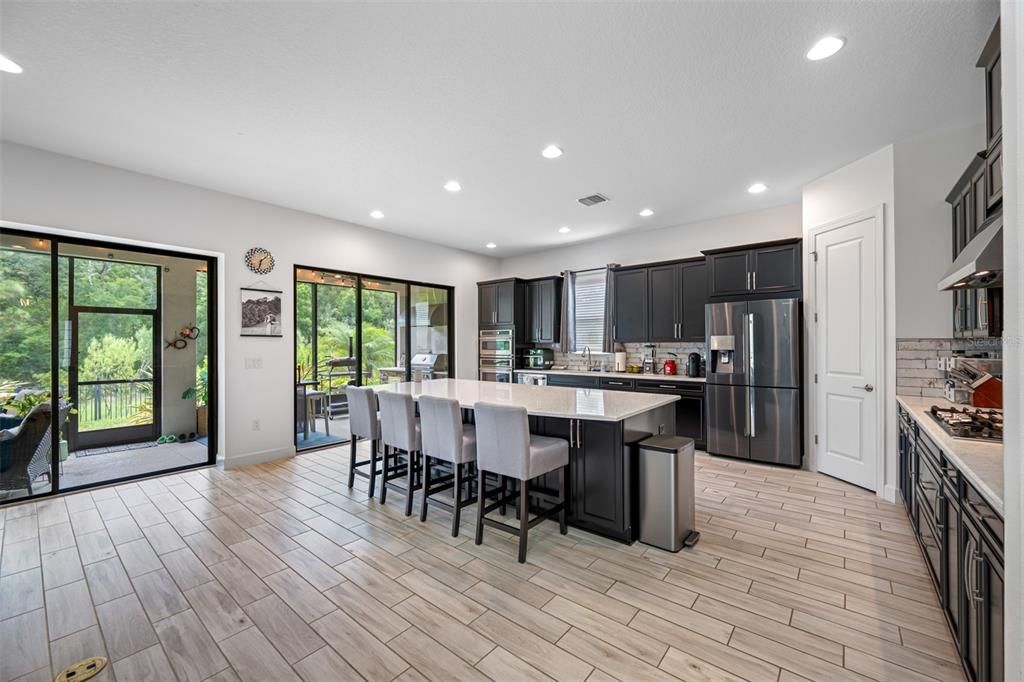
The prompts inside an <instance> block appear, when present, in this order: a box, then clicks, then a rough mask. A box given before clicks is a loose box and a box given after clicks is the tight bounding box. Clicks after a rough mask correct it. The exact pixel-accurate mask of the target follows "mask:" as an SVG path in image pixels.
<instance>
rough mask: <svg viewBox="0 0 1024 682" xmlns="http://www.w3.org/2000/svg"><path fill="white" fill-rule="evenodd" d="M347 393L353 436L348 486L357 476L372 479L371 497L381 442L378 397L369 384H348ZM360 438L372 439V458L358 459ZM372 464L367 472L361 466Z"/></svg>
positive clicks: (350, 485) (375, 479)
mask: <svg viewBox="0 0 1024 682" xmlns="http://www.w3.org/2000/svg"><path fill="white" fill-rule="evenodd" d="M345 395H346V396H347V397H348V424H349V431H350V432H351V434H352V437H351V441H350V442H351V444H352V445H351V450H350V453H349V460H348V487H349V488H351V487H352V485H353V484H354V483H355V476H356V474H359V475H360V476H362V477H363V478H368V479H370V497H373V491H374V488H375V484H376V482H377V474H378V473H380V472H379V470H378V469H377V448H378V444H379V443H380V418H379V417H378V416H377V398H376V396H374V395H373V389H372V388H370V387H369V386H347V387H345ZM360 438H362V439H363V440H368V441H370V459H364V460H362V461H356V441H358V440H359V439H360ZM367 464H369V465H370V472H369V473H367V472H365V471H362V470H360V469H359V467H362V466H366V465H367Z"/></svg>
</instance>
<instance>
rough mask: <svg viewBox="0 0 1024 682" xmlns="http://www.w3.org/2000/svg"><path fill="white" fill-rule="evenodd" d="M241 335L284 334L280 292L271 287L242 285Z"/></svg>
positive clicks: (275, 335) (276, 335) (277, 335)
mask: <svg viewBox="0 0 1024 682" xmlns="http://www.w3.org/2000/svg"><path fill="white" fill-rule="evenodd" d="M239 291H240V293H241V300H242V336H273V337H281V336H284V331H283V329H282V327H281V293H282V292H280V291H274V290H273V289H250V288H246V287H242V288H241V289H240V290H239Z"/></svg>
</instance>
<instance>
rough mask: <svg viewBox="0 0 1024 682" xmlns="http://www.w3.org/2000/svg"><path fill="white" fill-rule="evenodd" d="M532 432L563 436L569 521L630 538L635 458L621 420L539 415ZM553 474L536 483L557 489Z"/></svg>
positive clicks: (631, 537) (595, 531) (599, 531)
mask: <svg viewBox="0 0 1024 682" xmlns="http://www.w3.org/2000/svg"><path fill="white" fill-rule="evenodd" d="M534 429H535V432H536V433H538V434H540V435H544V436H551V437H554V438H563V439H565V440H567V441H569V443H570V444H571V445H570V447H569V522H570V523H572V525H574V526H578V527H580V528H583V529H584V530H588V531H592V532H594V533H597V534H599V535H604V536H606V537H610V538H614V539H616V540H622V541H625V542H632V541H633V540H635V539H636V531H635V529H634V526H635V524H634V517H635V514H634V510H633V505H634V500H633V499H632V498H633V494H632V491H633V487H634V481H635V457H632V456H631V450H632V447H633V444H631V443H627V442H626V438H625V437H624V436H625V434H624V433H623V426H622V423H621V422H603V421H586V420H582V419H556V418H551V417H540V418H538V419H537V420H536V422H535V423H534ZM556 476H557V473H551V474H547V475H546V476H542V477H541V478H540V479H538V481H537V483H536V485H539V486H541V487H543V488H545V489H548V490H557V489H558V480H557V478H556Z"/></svg>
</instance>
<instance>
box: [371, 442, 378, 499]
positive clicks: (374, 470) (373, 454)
mask: <svg viewBox="0 0 1024 682" xmlns="http://www.w3.org/2000/svg"><path fill="white" fill-rule="evenodd" d="M376 489H377V440H376V439H372V440H370V497H373V491H374V490H376Z"/></svg>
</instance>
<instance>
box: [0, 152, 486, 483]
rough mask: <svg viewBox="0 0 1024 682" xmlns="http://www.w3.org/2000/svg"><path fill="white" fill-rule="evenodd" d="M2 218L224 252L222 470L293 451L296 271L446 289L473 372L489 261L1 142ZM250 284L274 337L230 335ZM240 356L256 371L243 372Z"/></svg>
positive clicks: (463, 368) (463, 372)
mask: <svg viewBox="0 0 1024 682" xmlns="http://www.w3.org/2000/svg"><path fill="white" fill-rule="evenodd" d="M0 219H2V220H6V221H11V222H16V223H26V224H30V225H37V226H46V227H51V228H57V229H64V230H73V231H80V232H84V233H90V234H93V235H103V236H109V237H113V238H122V239H126V240H140V241H144V242H150V243H153V244H160V245H165V246H169V247H172V248H174V247H181V248H186V249H188V248H191V249H199V250H203V251H206V252H213V253H216V254H222V255H223V259H222V263H221V270H222V272H221V278H222V287H221V291H220V297H221V306H220V310H221V314H222V318H223V320H224V322H225V325H226V326H225V332H224V334H223V335H222V340H223V344H222V349H223V355H224V361H223V362H222V365H221V373H222V378H223V382H224V389H223V391H222V395H221V425H222V429H223V428H224V427H226V433H223V435H222V438H221V444H220V445H221V447H220V452H221V455H223V456H224V457H225V458H226V462H227V463H228V464H229V465H237V464H241V463H248V462H254V461H261V460H265V459H272V458H274V457H280V456H283V455H286V454H290V453H292V452H294V446H293V433H292V414H293V405H292V403H293V399H294V398H293V388H292V387H293V382H294V369H293V357H294V356H293V346H294V342H293V336H292V335H293V333H294V330H293V329H292V323H291V320H292V310H293V301H292V279H293V276H292V265H293V264H296V263H298V264H302V265H310V266H318V267H323V268H333V269H338V270H347V271H352V272H359V273H366V274H372V275H380V276H383V277H397V278H405V279H415V280H420V281H423V282H430V283H437V284H447V285H452V286H454V287H455V325H456V347H455V362H456V366H457V374H458V375H459V376H461V377H475V376H476V361H477V357H476V328H477V322H476V313H477V305H476V282H477V281H479V280H483V279H490V278H494V277H496V276H497V275H498V272H499V266H498V262H497V260H495V259H492V258H487V257H484V256H478V255H475V254H470V253H467V252H464V251H459V250H456V249H451V248H446V247H442V246H438V245H436V244H431V243H428V242H425V241H418V240H413V239H408V238H405V237H399V236H396V235H392V234H388V233H386V232H381V231H379V230H373V229H370V228H366V227H362V226H358V225H353V224H350V223H343V222H340V221H336V220H331V219H328V218H324V217H320V216H315V215H311V214H308V213H302V212H299V211H294V210H290V209H285V208H281V207H278V206H272V205H270V204H264V203H261V202H257V201H252V200H249V199H243V198H240V197H236V196H231V195H227V194H222V193H219V192H213V191H209V190H204V189H200V188H198V187H194V186H191V185H185V184H180V183H176V182H171V181H168V180H163V179H160V178H155V177H152V176H147V175H141V174H138V173H132V172H128V171H125V170H121V169H118V168H113V167H111V166H104V165H100V164H95V163H91V162H88V161H83V160H81V159H75V158H72V157H68V156H62V155H59V154H53V153H50V152H46V151H42V150H39V149H34V148H31V147H25V146H21V145H16V144H11V143H7V142H4V143H3V144H2V146H0ZM424 237H429V234H425V235H424ZM254 245H259V246H263V247H266V248H268V249H270V250H271V251H272V252H273V253H274V256H275V258H276V260H277V267H276V269H275V270H274V272H273V273H271V274H270V275H267V276H265V277H258V276H256V275H253V274H252V273H250V272H249V271H248V270H246V268H245V266H244V265H243V263H242V255H243V254H244V253H245V251H246V250H247V249H248V248H249V247H251V246H254ZM257 280H262V281H263V282H264V283H265V284H266V285H268V287H272V288H276V289H281V290H282V291H284V297H283V302H284V310H283V319H284V321H285V338H283V339H272V338H240V336H239V331H240V310H239V304H238V289H239V287H242V286H247V285H250V284H252V283H254V282H256V281H257ZM248 358H258V359H260V361H261V364H262V368H260V369H249V370H247V369H245V364H246V363H245V361H246V359H248ZM257 420H258V421H259V423H260V430H259V431H256V430H253V425H254V421H257Z"/></svg>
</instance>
